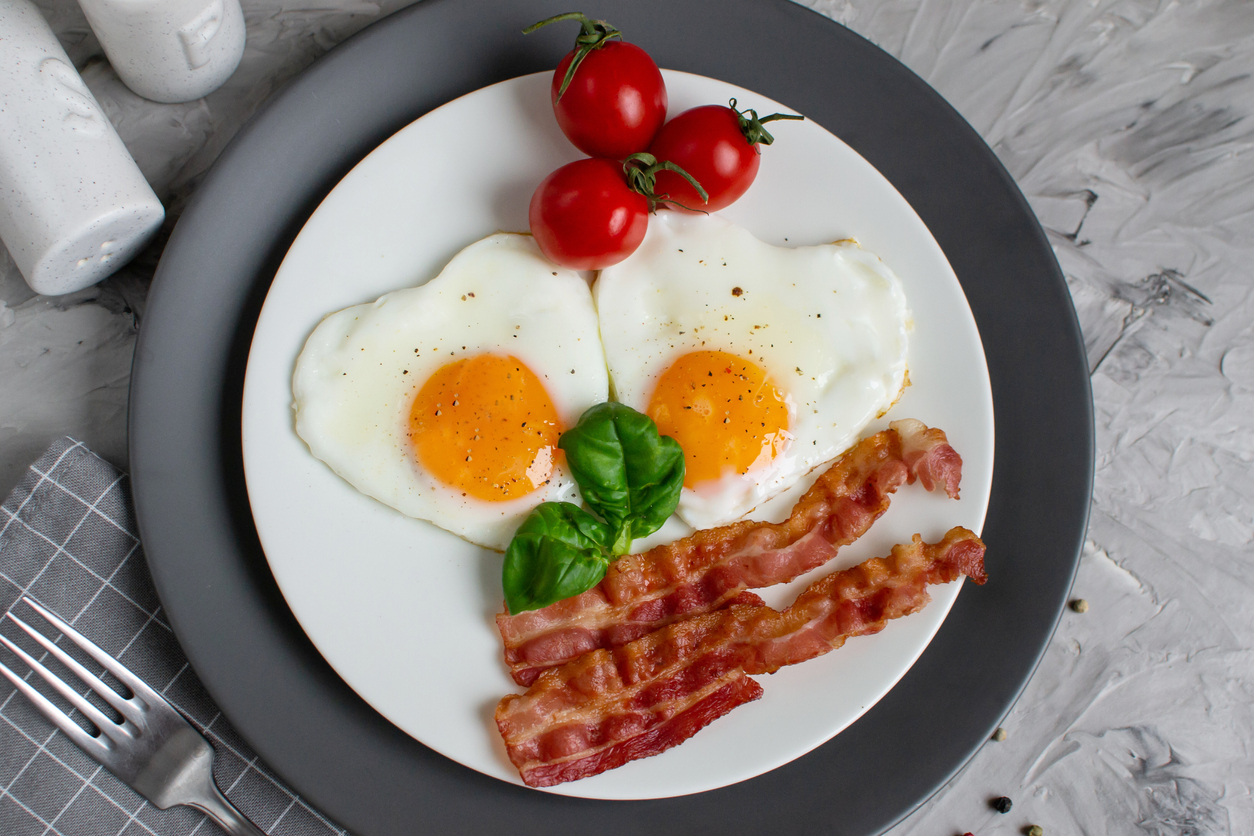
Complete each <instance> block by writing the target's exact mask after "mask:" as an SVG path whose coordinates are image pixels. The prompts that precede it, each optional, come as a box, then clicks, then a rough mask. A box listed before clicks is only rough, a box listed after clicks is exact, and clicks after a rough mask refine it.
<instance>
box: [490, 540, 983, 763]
mask: <svg viewBox="0 0 1254 836" xmlns="http://www.w3.org/2000/svg"><path fill="white" fill-rule="evenodd" d="M959 575H966V576H967V577H969V578H971V580H973V581H974V582H976V583H977V584H982V583H984V581H985V579H986V577H985V574H984V544H983V543H982V542H981V541H980V539H979V538H978V537H976V536H975V535H974V534H972V533H971V532H970V531H968V530H967V529H965V528H954V529H951V530H950V531H949V532H948V533H947V534H946V535H945V537H944V538H943V539H942V540H941V541H940V542H939V543H935V544H926V543H924V542H922V539H921V538H920V537H919V536H918V535H915V537H914V541H913V542H912V543H909V544H907V545H899V546H895V547H894V548H893V550H892V554H891V555H890V556H889V557H886V558H873V559H871V560H867V561H865V562H864V563H861V564H859V565H857V566H855V567H853V568H851V569H846V570H843V571H840V572H835V573H833V574H831V575H828V576H827V577H825V578H822V579H820V580H818V581H816V582H815V583H813V584H811V585H810V587H809V588H807V589H806V590H805V591H804V592H802V593H801V595H799V596H798V597H797V600H796V601H795V602H794V603H793V605H792V606H791V607H789V608H788V609H787V610H785V611H783V612H779V611H776V610H773V609H771V608H770V607H768V606H766V605H765V604H736V605H733V606H730V607H727V608H725V609H722V610H718V611H716V612H710V613H705V614H702V615H697V616H693V617H691V618H687V619H684V620H683V621H679V622H676V623H673V624H671V625H669V626H667V627H663V628H662V629H660V630H656V631H654V632H653V633H650V634H648V635H646V636H644V637H642V638H640V639H637V640H635V641H633V642H630V643H628V644H625V645H622V646H621V647H615V648H613V649H599V650H595V651H592V652H591V653H588V654H586V655H584V656H582V657H580V658H579V659H576V660H575V661H573V662H568V663H566V664H564V665H562V666H561V667H558V668H554V669H552V670H549V671H547V672H545V673H544V674H542V675H541V676H540V677H539V678H538V679H537V680H536V682H535V684H533V685H532V686H531V688H530V689H528V691H527V693H525V694H521V695H518V694H511V695H510V696H507V697H505V698H504V699H502V700H501V702H500V703H499V704H498V705H497V709H496V722H497V727H498V728H499V729H500V732H501V737H502V738H503V739H504V740H505V747H506V750H507V751H508V753H509V757H510V760H511V761H512V762H513V763H514V766H516V767H518V771H519V774H520V775H521V776H522V779H523V782H524V783H526V784H527V785H528V786H533V787H547V786H552V785H554V784H558V783H562V782H564V781H573V780H575V779H577V778H584V777H587V776H589V775H596V774H598V773H600V772H603V771H605V770H606V769H612V768H614V767H617V766H621V765H622V764H624V763H626V762H628V761H630V760H635V759H637V758H642V757H648V756H650V755H656V754H659V753H660V752H664V751H666V750H667V749H669V748H670V747H672V746H675V745H677V744H679V743H682V742H683V741H684V740H686V739H687V738H688V737H690V736H691V735H692V734H693V733H695V732H696V731H697V730H699V729H700V728H701V727H703V726H705V725H706V724H708V723H709V722H710V721H711V720H713V719H715V718H717V717H718V716H721V715H722V714H725V713H726V712H727V711H730V710H731V709H732V708H735V706H736V705H739V704H741V703H742V702H748V701H750V700H753V699H757V697H758V696H759V695H760V693H761V691H760V689H757V687H756V683H753V680H751V679H749V678H748V676H747V674H760V673H774V672H775V671H776V670H778V669H779V668H781V667H783V666H784V665H793V664H796V663H798V662H804V661H806V660H808V659H813V658H815V657H817V656H821V655H823V654H825V653H827V652H829V651H831V650H834V649H836V648H838V647H840V646H841V645H843V644H844V643H845V640H846V639H848V638H849V637H851V636H866V635H871V634H873V633H878V632H879V631H880V630H882V629H884V627H885V626H886V625H887V623H888V621H889V620H890V619H893V618H900V617H901V616H903V615H909V614H911V613H913V612H917V611H918V610H920V609H922V607H923V606H924V605H925V604H927V602H928V601H929V600H931V599H930V596H929V595H928V593H927V589H926V587H927V586H928V584H933V583H948V582H949V581H952V580H954V579H956V578H957V577H958V576H959ZM751 683H752V684H751Z"/></svg>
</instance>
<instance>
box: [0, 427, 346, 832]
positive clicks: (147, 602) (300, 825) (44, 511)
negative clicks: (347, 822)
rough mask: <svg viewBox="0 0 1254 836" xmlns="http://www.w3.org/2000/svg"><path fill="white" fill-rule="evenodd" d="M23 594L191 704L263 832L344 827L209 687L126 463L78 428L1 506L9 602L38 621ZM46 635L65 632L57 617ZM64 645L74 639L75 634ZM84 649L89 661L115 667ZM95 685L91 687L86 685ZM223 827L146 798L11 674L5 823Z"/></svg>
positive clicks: (30, 648) (187, 707)
mask: <svg viewBox="0 0 1254 836" xmlns="http://www.w3.org/2000/svg"><path fill="white" fill-rule="evenodd" d="M24 595H25V596H29V597H31V598H33V599H35V600H36V601H38V602H40V603H41V604H43V605H44V606H45V607H48V608H49V609H51V610H52V611H54V612H56V613H57V614H58V615H60V616H61V617H62V618H64V619H65V620H66V621H68V622H70V623H71V624H72V625H74V626H75V627H76V628H78V630H79V631H81V632H82V633H84V634H86V635H87V637H88V638H90V639H91V640H92V641H94V642H96V643H97V644H99V645H100V646H101V647H103V648H104V649H105V650H106V651H108V652H109V653H111V654H113V655H114V656H115V657H116V658H117V659H118V660H119V661H121V662H122V664H124V665H126V666H127V667H129V668H130V669H131V670H132V671H134V672H135V673H137V674H138V675H139V676H140V677H142V678H143V679H144V680H145V681H146V682H147V683H148V684H149V685H151V686H153V687H154V688H156V689H157V690H158V691H160V692H161V693H162V694H164V695H165V697H166V699H168V700H169V701H170V702H171V703H173V704H174V706H175V707H176V708H178V709H179V710H180V711H182V712H183V714H185V715H186V716H187V717H188V718H189V719H190V720H191V721H192V723H194V724H195V725H196V727H197V728H198V729H200V730H201V731H202V732H203V733H204V734H205V736H206V737H208V738H209V740H210V742H211V743H213V748H214V749H215V750H217V761H216V767H215V770H214V771H215V775H216V777H217V780H218V786H219V787H221V788H222V790H223V792H225V793H226V795H227V796H228V797H229V798H230V799H231V801H233V802H234V803H235V804H236V806H238V807H239V808H240V809H241V810H243V811H244V813H245V814H246V815H247V816H248V817H249V818H250V819H252V820H253V821H254V822H256V824H257V825H258V826H259V827H260V828H261V829H262V830H264V831H266V832H267V833H270V834H275V836H330V834H340V836H344V831H342V830H340V829H338V828H337V827H336V826H335V825H333V824H331V823H330V822H329V821H327V820H326V819H325V818H323V817H322V816H321V815H320V814H319V813H318V812H317V811H316V810H314V809H313V808H312V807H310V806H309V805H308V804H306V803H305V802H304V801H302V800H301V799H300V798H298V797H297V796H296V795H295V793H293V792H292V791H291V790H289V789H288V788H287V787H285V786H283V784H282V783H281V782H280V781H279V779H278V778H276V777H275V776H274V775H273V774H272V773H271V772H270V771H269V770H268V769H267V768H266V766H265V764H263V763H261V762H260V761H258V760H257V756H256V755H254V754H253V753H252V751H251V750H250V749H249V748H248V745H247V744H246V743H244V741H243V740H241V739H240V737H239V735H237V734H236V733H235V730H234V729H232V728H231V726H230V725H229V724H228V723H227V721H226V719H225V718H223V716H222V714H221V713H220V712H219V711H218V709H217V707H216V706H215V705H214V704H213V701H212V700H210V699H209V696H208V695H207V694H206V693H205V690H204V688H203V687H202V686H201V684H200V682H199V680H197V679H196V674H195V673H193V672H192V669H191V668H190V667H189V666H188V664H187V660H186V659H185V658H184V657H183V652H182V651H181V650H180V649H179V645H178V642H177V641H175V639H174V634H173V633H172V632H170V625H169V624H168V623H167V621H166V617H165V613H164V612H163V611H162V609H161V604H160V602H159V601H158V600H157V596H156V594H155V593H154V591H153V587H152V580H151V579H150V578H149V576H148V567H147V566H146V565H145V563H144V555H143V550H142V549H141V548H140V545H139V539H138V536H137V532H136V528H135V520H134V515H133V513H132V510H131V494H130V489H129V485H128V482H127V478H126V476H125V474H122V473H119V472H118V471H117V470H116V469H115V468H114V467H113V466H112V465H110V464H109V463H108V462H105V461H103V460H102V459H100V458H99V457H97V456H96V455H95V454H93V453H92V452H91V451H90V450H88V449H87V448H86V447H84V446H83V445H82V444H80V443H78V442H76V441H74V440H73V439H70V438H63V439H61V440H60V441H58V442H57V443H55V444H53V445H52V447H51V448H50V449H49V450H48V451H47V452H46V453H44V455H43V456H42V457H41V458H40V459H39V461H37V462H35V463H34V464H33V465H31V467H30V470H29V471H28V472H27V474H26V476H25V478H24V479H23V480H22V482H21V484H19V485H18V486H17V487H16V488H14V490H13V492H12V493H11V494H9V497H8V499H6V500H5V501H4V504H3V505H0V610H3V611H4V612H6V613H7V612H8V611H9V610H13V613H14V615H17V616H19V617H24V620H25V621H26V622H27V623H28V624H35V625H41V624H42V623H43V622H42V621H41V620H40V619H39V618H38V617H37V616H35V615H34V613H33V612H32V611H31V610H30V609H29V608H27V607H26V605H25V604H22V603H20V600H21V598H22V596H24ZM0 632H3V633H4V635H5V636H7V637H8V638H9V639H10V640H11V641H14V642H15V643H17V644H19V645H20V646H22V647H23V648H24V649H25V650H26V651H27V652H28V653H30V654H31V655H33V656H35V657H36V658H38V659H40V661H42V662H44V663H45V664H46V665H48V667H50V668H52V669H53V670H54V671H56V672H57V673H59V674H61V675H62V676H66V675H67V672H66V670H65V669H64V668H60V667H59V663H57V662H56V660H55V659H49V658H45V657H47V654H46V653H43V654H42V655H40V654H38V653H37V651H40V650H42V649H41V648H40V647H39V646H38V645H37V644H35V643H34V642H33V641H31V640H30V638H29V637H28V636H26V635H25V634H23V633H22V632H21V631H20V630H18V629H17V628H16V626H15V625H14V624H13V623H12V622H11V621H9V620H8V619H4V621H3V622H2V623H0ZM48 635H50V636H52V635H54V633H53V632H52V631H51V629H49V630H48ZM59 643H60V644H61V645H62V646H69V647H72V645H70V643H69V642H68V641H66V640H64V639H61V640H60V642H59ZM73 649H74V652H75V655H76V656H77V657H78V658H80V659H81V660H82V661H84V662H87V663H88V667H89V668H94V670H95V672H98V673H101V674H103V673H104V672H103V671H102V670H101V668H100V667H99V666H98V665H96V664H95V663H91V662H90V661H89V660H88V658H87V657H86V656H84V655H82V654H79V653H77V648H73ZM0 663H3V664H5V665H7V666H8V667H9V669H10V670H13V671H16V672H17V673H18V675H20V676H26V678H27V680H28V681H30V682H32V683H38V685H39V686H40V687H41V690H43V691H44V693H46V694H48V696H50V697H52V698H53V701H54V702H57V703H58V705H60V707H61V708H62V709H63V710H64V711H65V712H66V713H67V714H70V715H71V716H75V717H76V719H79V718H81V715H76V714H74V712H73V709H72V708H71V707H70V705H69V703H67V702H65V701H64V700H62V699H61V698H60V697H59V696H53V694H52V692H51V691H50V689H48V688H46V687H43V682H42V680H40V679H39V677H38V676H34V675H33V674H31V672H30V671H29V669H28V668H27V667H26V666H25V665H23V664H22V662H21V661H20V660H19V659H17V657H15V656H14V655H13V654H11V653H10V652H9V651H8V650H7V649H5V648H4V647H3V646H0ZM103 678H105V679H106V681H108V679H109V677H108V676H107V675H106V676H104V677H103ZM71 681H74V680H73V679H71ZM89 693H90V692H89V691H87V689H86V688H85V687H84V689H83V694H84V695H88V694H89ZM89 698H91V699H92V700H93V701H95V699H96V698H95V697H94V695H92V696H91V697H89ZM100 705H101V706H102V707H103V703H100ZM84 722H85V721H84ZM219 832H220V831H219V830H218V829H217V827H216V826H214V825H213V824H212V823H210V822H208V821H207V820H206V819H205V817H204V816H203V815H202V814H200V813H198V812H196V811H194V810H191V809H188V808H186V807H174V808H171V809H169V810H158V809H156V808H155V807H153V806H152V805H151V804H149V803H148V802H146V801H144V800H143V799H142V798H140V797H139V796H138V795H136V794H135V793H134V792H133V791H132V790H131V789H130V788H129V787H127V786H126V785H124V784H122V783H121V782H120V781H118V780H117V779H116V778H114V777H113V776H112V775H110V774H109V773H108V772H107V771H106V770H104V769H103V768H101V767H100V766H98V765H97V764H96V763H95V762H94V761H92V760H91V759H90V758H88V757H87V756H86V755H84V754H83V753H82V752H81V751H79V750H78V748H77V747H75V745H74V744H73V743H71V742H70V741H69V739H68V738H66V737H65V736H64V735H63V734H61V733H60V732H58V731H55V730H54V729H53V727H52V725H51V724H49V723H48V722H47V721H46V720H44V718H43V717H42V716H41V715H40V714H38V713H37V712H36V711H35V710H34V709H33V708H32V707H31V706H30V705H29V704H28V703H27V701H26V699H25V698H24V697H22V695H21V694H19V693H17V691H16V689H15V688H14V687H13V686H12V685H11V684H10V683H9V682H8V680H6V679H3V678H0V834H3V836H46V835H47V834H56V835H57V836H190V834H203V835H204V836H214V834H218V833H219Z"/></svg>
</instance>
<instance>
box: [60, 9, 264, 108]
mask: <svg viewBox="0 0 1254 836" xmlns="http://www.w3.org/2000/svg"><path fill="white" fill-rule="evenodd" d="M79 5H80V6H82V7H83V13H84V14H86V15H87V22H88V23H90V24H91V28H92V31H93V32H95V33H96V37H97V38H99V39H100V45H101V46H103V47H104V51H105V55H107V56H108V57H109V63H110V64H112V65H113V69H114V70H116V71H117V74H118V76H119V77H120V78H121V79H122V81H123V82H125V84H126V86H127V87H129V88H131V89H132V90H134V91H135V92H136V93H138V94H139V95H141V96H143V97H144V98H145V99H152V100H153V101H157V102H190V101H193V100H195V99H199V98H200V97H201V96H205V95H208V94H209V93H211V92H213V91H214V90H217V89H218V88H219V87H221V86H222V84H223V82H225V81H226V80H227V78H229V77H230V75H231V73H233V72H235V68H236V67H237V66H239V60H240V58H241V57H242V56H243V55H244V14H243V12H242V11H240V6H239V0H79Z"/></svg>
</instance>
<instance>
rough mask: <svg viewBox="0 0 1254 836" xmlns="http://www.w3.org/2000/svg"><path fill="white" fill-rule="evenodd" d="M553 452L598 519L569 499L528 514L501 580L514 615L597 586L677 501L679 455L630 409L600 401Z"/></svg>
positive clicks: (680, 468) (671, 443)
mask: <svg viewBox="0 0 1254 836" xmlns="http://www.w3.org/2000/svg"><path fill="white" fill-rule="evenodd" d="M558 447H560V448H561V449H562V450H564V451H565V452H566V462H567V464H568V465H569V466H570V470H571V473H572V474H573V475H574V477H575V481H576V482H577V483H578V484H579V490H580V492H581V493H582V494H583V498H584V501H585V502H587V504H588V507H589V508H591V509H592V511H593V512H595V514H596V515H597V516H593V514H591V513H589V512H588V511H585V510H584V509H582V508H580V507H579V506H577V505H574V504H572V503H570V502H545V503H542V504H541V505H539V506H537V507H536V509H535V510H534V511H532V512H531V514H530V515H528V517H527V519H526V520H524V521H523V524H522V525H521V526H519V528H518V531H517V533H515V534H514V539H513V540H512V541H511V542H510V544H509V548H508V549H506V551H505V566H504V571H503V573H502V581H503V585H504V587H505V604H506V606H507V607H508V608H509V611H510V612H511V613H519V612H522V611H524V610H534V609H539V608H541V607H547V606H548V605H549V604H552V603H554V602H556V601H561V600H562V599H564V598H569V597H570V596H572V595H578V594H579V593H581V592H585V591H586V590H588V589H591V588H592V587H593V586H596V584H598V583H599V582H600V581H601V578H603V577H605V572H606V570H607V569H608V568H609V565H610V564H611V563H612V562H614V561H615V560H616V559H617V558H618V557H620V556H621V555H624V554H627V553H628V552H629V551H631V543H632V540H636V539H639V538H641V537H646V536H648V535H650V534H652V533H653V532H655V531H657V530H658V529H659V528H661V527H662V524H663V523H664V522H666V520H667V518H668V517H670V515H671V514H672V513H674V511H675V506H676V505H678V504H679V493H680V491H681V490H682V489H683V486H684V453H683V450H681V449H680V447H679V443H678V442H676V441H675V439H673V438H668V437H666V436H660V435H658V431H657V425H656V424H654V423H653V421H652V420H650V418H649V417H648V416H647V415H641V414H640V413H639V412H636V411H635V410H634V409H632V408H631V407H629V406H625V405H623V404H621V403H612V402H610V403H601V404H597V405H596V406H594V407H592V408H591V409H589V410H588V411H587V412H585V413H584V414H583V415H581V416H580V418H579V422H578V423H577V424H576V425H575V426H574V427H572V428H571V429H570V430H567V431H566V432H565V433H563V434H562V437H561V439H559V440H558ZM598 517H599V519H598Z"/></svg>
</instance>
